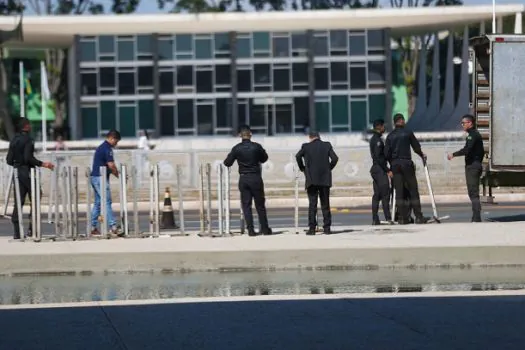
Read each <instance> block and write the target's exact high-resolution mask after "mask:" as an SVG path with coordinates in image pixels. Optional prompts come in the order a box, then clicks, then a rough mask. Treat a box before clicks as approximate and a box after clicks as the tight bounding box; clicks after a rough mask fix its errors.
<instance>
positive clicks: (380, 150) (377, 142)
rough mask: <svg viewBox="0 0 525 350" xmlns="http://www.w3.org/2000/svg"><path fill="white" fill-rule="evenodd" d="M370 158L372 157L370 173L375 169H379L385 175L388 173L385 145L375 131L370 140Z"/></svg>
mask: <svg viewBox="0 0 525 350" xmlns="http://www.w3.org/2000/svg"><path fill="white" fill-rule="evenodd" d="M370 156H372V168H371V169H370V171H371V172H372V171H374V170H376V169H381V170H382V171H384V172H385V173H387V172H389V171H390V169H388V165H387V161H386V157H385V143H384V142H383V139H382V138H381V134H380V133H378V132H376V131H374V135H373V136H372V138H371V139H370ZM376 171H377V170H376Z"/></svg>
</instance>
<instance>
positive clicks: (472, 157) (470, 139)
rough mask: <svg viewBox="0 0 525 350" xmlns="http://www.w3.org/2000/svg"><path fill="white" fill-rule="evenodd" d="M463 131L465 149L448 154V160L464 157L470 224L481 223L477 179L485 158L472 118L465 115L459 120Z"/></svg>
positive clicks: (479, 135) (479, 136)
mask: <svg viewBox="0 0 525 350" xmlns="http://www.w3.org/2000/svg"><path fill="white" fill-rule="evenodd" d="M461 125H462V126H463V130H464V131H466V132H467V133H468V135H467V142H466V143H465V147H463V148H462V149H460V150H459V151H457V152H454V153H452V154H449V155H448V156H447V158H448V160H451V159H452V158H454V157H460V156H465V177H466V179H467V191H468V196H469V198H470V201H471V202H472V222H481V202H480V200H479V179H480V178H481V172H482V167H481V162H482V161H483V157H484V156H485V150H484V148H483V139H482V138H481V134H480V133H479V132H478V131H477V130H476V127H475V125H474V117H473V116H472V115H470V114H466V115H465V116H463V118H462V119H461Z"/></svg>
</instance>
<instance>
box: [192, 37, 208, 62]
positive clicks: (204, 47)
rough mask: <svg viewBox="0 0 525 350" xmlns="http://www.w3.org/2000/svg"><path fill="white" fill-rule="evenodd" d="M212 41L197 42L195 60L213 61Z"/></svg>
mask: <svg viewBox="0 0 525 350" xmlns="http://www.w3.org/2000/svg"><path fill="white" fill-rule="evenodd" d="M211 57H212V52H211V40H210V39H198V40H195V58H197V59H201V60H207V59H211Z"/></svg>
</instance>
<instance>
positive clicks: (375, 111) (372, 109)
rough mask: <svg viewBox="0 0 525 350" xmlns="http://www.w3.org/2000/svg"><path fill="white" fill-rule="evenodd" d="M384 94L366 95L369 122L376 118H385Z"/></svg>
mask: <svg viewBox="0 0 525 350" xmlns="http://www.w3.org/2000/svg"><path fill="white" fill-rule="evenodd" d="M385 99H386V98H385V95H383V94H381V95H369V96H368V115H369V123H372V122H373V121H374V120H376V119H385V106H386V101H385Z"/></svg>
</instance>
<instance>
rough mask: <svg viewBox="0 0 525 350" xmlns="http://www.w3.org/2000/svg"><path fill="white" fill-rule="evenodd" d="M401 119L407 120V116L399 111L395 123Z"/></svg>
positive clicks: (395, 116)
mask: <svg viewBox="0 0 525 350" xmlns="http://www.w3.org/2000/svg"><path fill="white" fill-rule="evenodd" d="M400 119H403V120H405V117H404V116H403V114H401V113H397V114H396V115H394V124H395V123H397V121H398V120H400Z"/></svg>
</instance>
